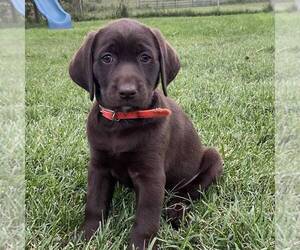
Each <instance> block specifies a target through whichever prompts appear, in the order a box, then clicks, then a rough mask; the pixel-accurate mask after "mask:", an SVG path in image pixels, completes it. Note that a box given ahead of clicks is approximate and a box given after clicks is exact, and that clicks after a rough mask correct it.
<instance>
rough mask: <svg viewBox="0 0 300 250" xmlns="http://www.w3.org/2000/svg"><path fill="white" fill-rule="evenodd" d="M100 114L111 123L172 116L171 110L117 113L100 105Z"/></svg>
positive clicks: (158, 109) (155, 109) (159, 109)
mask: <svg viewBox="0 0 300 250" xmlns="http://www.w3.org/2000/svg"><path fill="white" fill-rule="evenodd" d="M99 107H100V113H101V114H102V116H103V117H105V118H106V119H108V120H110V121H120V120H127V119H142V118H143V119H145V118H146V119H147V118H159V117H166V116H168V115H171V114H172V111H171V110H170V109H166V108H154V109H146V110H137V111H132V112H115V111H113V110H111V109H107V108H104V107H102V106H101V105H100V104H99Z"/></svg>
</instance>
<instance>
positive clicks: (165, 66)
mask: <svg viewBox="0 0 300 250" xmlns="http://www.w3.org/2000/svg"><path fill="white" fill-rule="evenodd" d="M151 31H152V34H153V35H154V38H155V41H156V42H157V46H158V48H159V62H160V76H161V83H162V88H163V91H164V94H165V96H167V85H168V84H169V83H170V82H172V81H173V79H174V78H175V77H176V75H177V73H178V72H179V69H180V62H179V58H178V56H177V54H176V52H175V50H174V49H173V48H172V47H171V45H170V44H169V43H168V42H167V41H166V40H165V38H164V37H163V35H162V34H161V32H160V31H159V30H158V29H151Z"/></svg>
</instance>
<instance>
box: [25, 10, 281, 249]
mask: <svg viewBox="0 0 300 250" xmlns="http://www.w3.org/2000/svg"><path fill="white" fill-rule="evenodd" d="M139 20H140V21H142V22H143V23H145V24H148V25H151V26H154V27H158V28H160V29H161V31H162V32H163V34H164V35H165V36H166V37H167V39H168V40H169V41H170V42H171V44H172V45H173V46H174V47H175V48H176V50H177V52H178V54H179V56H180V59H181V64H182V68H181V71H180V73H179V75H178V77H177V78H176V80H175V81H174V82H173V83H172V84H171V85H170V88H169V96H171V97H172V98H173V99H175V100H176V101H177V102H178V103H179V104H180V105H181V106H182V107H183V109H184V110H185V112H186V113H188V114H189V116H190V118H191V119H192V120H193V123H194V125H195V127H196V128H197V131H198V132H199V134H200V135H201V137H202V140H203V142H204V143H205V144H207V145H209V146H215V147H217V148H218V149H219V151H220V152H221V154H222V155H223V158H224V161H225V172H224V175H223V177H222V179H221V180H220V181H219V183H218V184H217V185H214V186H213V187H211V188H210V189H209V191H208V192H207V193H206V195H205V196H204V197H203V199H202V200H200V201H196V202H194V204H193V205H192V209H191V212H190V213H188V214H187V216H186V220H187V221H188V223H187V224H186V225H185V226H183V227H182V228H181V229H180V230H179V231H175V230H173V229H172V228H171V226H170V225H169V224H168V223H167V222H165V221H164V220H163V219H162V221H161V230H160V232H159V236H158V240H159V242H160V245H161V247H162V249H168V248H171V247H172V246H173V247H175V249H249V250H250V249H251V250H253V249H272V248H274V228H273V220H274V209H275V208H274V206H275V204H274V189H275V186H274V105H273V102H274V84H273V81H274V30H273V25H274V20H273V16H272V14H268V13H260V14H242V15H231V16H209V17H176V18H174V17H173V18H166V17H164V18H146V19H139ZM105 23H106V21H92V22H81V23H75V27H74V29H72V30H60V31H53V30H48V29H46V28H34V29H28V30H27V31H26V125H27V126H26V185H27V191H26V222H27V233H26V244H27V248H28V249H62V248H65V249H79V248H82V249H103V250H106V249H123V247H124V246H126V242H127V237H128V234H129V231H130V227H131V225H132V222H133V218H134V217H133V216H134V196H133V193H132V192H130V191H129V190H127V189H124V188H122V187H121V186H120V187H118V188H117V190H116V192H115V195H114V199H113V206H112V207H113V208H112V211H111V214H110V216H109V219H108V220H107V222H106V224H105V225H104V226H103V227H102V228H101V229H100V232H99V234H97V235H96V237H95V238H94V240H92V241H91V242H89V243H85V242H84V241H83V240H82V239H80V238H79V237H78V231H79V226H80V224H81V223H82V220H83V211H84V204H85V194H86V181H87V163H88V158H89V155H88V146H87V141H86V136H85V123H86V118H87V113H88V112H89V109H90V107H91V103H90V101H89V98H88V95H87V93H86V92H84V91H83V90H82V89H81V88H79V87H78V86H76V85H75V84H74V83H72V81H71V80H70V79H69V76H68V63H69V61H70V59H71V57H72V55H73V53H74V51H75V50H76V49H77V48H78V47H79V45H80V44H81V42H82V40H83V37H84V36H85V34H86V33H87V32H88V31H90V30H95V29H97V28H98V27H100V26H102V25H104V24H105Z"/></svg>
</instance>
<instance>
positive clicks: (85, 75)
mask: <svg viewBox="0 0 300 250" xmlns="http://www.w3.org/2000/svg"><path fill="white" fill-rule="evenodd" d="M179 68H180V64H179V59H178V57H177V55H176V52H175V51H174V49H173V48H172V47H171V46H170V45H169V44H168V43H167V41H166V40H165V39H164V38H163V36H162V35H161V33H160V32H159V31H158V30H156V29H150V28H148V27H146V26H145V25H142V24H140V23H138V22H137V21H133V20H130V19H121V20H119V21H116V22H113V23H110V24H109V25H107V26H106V27H104V28H102V29H100V30H98V31H97V32H91V33H89V34H88V36H87V37H86V39H85V41H84V43H83V44H82V45H81V47H80V48H79V50H78V51H77V52H76V54H75V55H74V57H73V59H72V61H71V63H70V67H69V73H70V76H71V78H72V80H73V81H74V82H75V83H77V84H78V85H80V86H81V87H83V88H84V89H85V90H87V91H88V92H89V93H90V98H91V100H93V99H94V96H96V98H97V100H98V101H99V102H100V103H101V104H102V105H103V106H104V107H107V108H110V109H113V110H121V111H129V110H136V109H143V108H147V107H149V105H151V102H152V96H153V91H154V89H155V88H156V87H157V85H158V83H159V81H161V83H162V87H163V91H164V94H165V95H167V85H168V84H169V83H170V82H171V81H172V80H173V79H174V78H175V76H176V75H177V73H178V71H179Z"/></svg>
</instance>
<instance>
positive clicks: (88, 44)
mask: <svg viewBox="0 0 300 250" xmlns="http://www.w3.org/2000/svg"><path fill="white" fill-rule="evenodd" d="M96 34H97V32H90V33H89V34H88V35H87V37H86V38H85V40H84V42H83V44H82V45H81V47H80V48H79V50H78V51H77V52H76V53H75V55H74V56H73V58H72V60H71V62H70V65H69V74H70V77H71V78H72V80H73V81H74V82H75V83H77V84H78V85H79V86H80V87H82V88H84V89H85V90H86V91H88V92H89V93H90V99H91V101H93V100H94V95H95V83H94V77H93V44H94V40H95V37H96Z"/></svg>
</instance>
